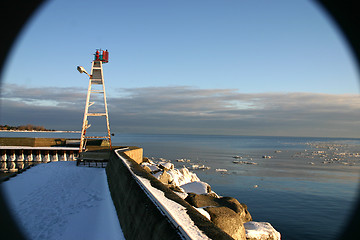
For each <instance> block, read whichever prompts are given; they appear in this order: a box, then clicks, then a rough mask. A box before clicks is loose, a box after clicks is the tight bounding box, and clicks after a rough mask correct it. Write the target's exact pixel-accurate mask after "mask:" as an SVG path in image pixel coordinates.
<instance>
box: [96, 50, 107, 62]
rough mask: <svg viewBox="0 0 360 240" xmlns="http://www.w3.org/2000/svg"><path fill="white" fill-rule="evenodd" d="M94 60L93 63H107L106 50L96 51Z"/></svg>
mask: <svg viewBox="0 0 360 240" xmlns="http://www.w3.org/2000/svg"><path fill="white" fill-rule="evenodd" d="M94 55H95V58H94V61H101V62H103V63H108V62H109V52H108V50H106V51H104V50H101V49H100V50H99V49H97V50H96V53H95V54H94Z"/></svg>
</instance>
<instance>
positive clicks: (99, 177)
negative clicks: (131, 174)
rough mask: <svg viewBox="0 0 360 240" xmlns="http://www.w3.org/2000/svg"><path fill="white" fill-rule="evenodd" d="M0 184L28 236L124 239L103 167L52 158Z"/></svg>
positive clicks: (36, 237)
mask: <svg viewBox="0 0 360 240" xmlns="http://www.w3.org/2000/svg"><path fill="white" fill-rule="evenodd" d="M0 186H1V187H2V188H3V191H4V192H3V193H4V195H5V197H6V200H7V201H8V203H9V208H10V210H11V212H12V213H13V214H14V215H15V217H16V220H17V222H18V224H19V226H20V228H21V229H23V230H24V233H25V234H26V236H27V237H29V239H87V240H91V239H125V238H124V236H123V233H122V230H121V228H120V224H119V221H118V219H117V216H116V211H115V207H114V205H113V202H112V200H111V196H110V192H109V188H108V184H107V179H106V173H105V169H104V168H88V167H76V163H75V162H51V163H47V164H40V165H38V166H36V167H33V168H31V169H29V170H27V171H26V172H24V173H22V174H20V175H18V176H17V177H15V178H12V179H10V180H9V181H7V182H4V183H2V184H1V185H0Z"/></svg>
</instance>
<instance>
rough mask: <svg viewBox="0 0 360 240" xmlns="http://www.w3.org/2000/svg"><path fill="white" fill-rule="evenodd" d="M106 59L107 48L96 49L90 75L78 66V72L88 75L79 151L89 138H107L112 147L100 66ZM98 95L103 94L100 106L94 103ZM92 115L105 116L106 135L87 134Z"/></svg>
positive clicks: (83, 148)
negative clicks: (102, 102)
mask: <svg viewBox="0 0 360 240" xmlns="http://www.w3.org/2000/svg"><path fill="white" fill-rule="evenodd" d="M101 53H102V54H101ZM108 60H109V52H108V51H107V50H106V51H101V50H100V52H99V50H97V51H96V54H95V59H94V61H93V62H92V67H91V75H89V74H88V73H87V72H86V71H85V69H84V68H83V67H78V71H79V72H80V73H82V72H84V73H86V74H87V75H88V76H89V87H88V92H87V97H86V103H85V111H84V120H83V125H82V130H81V139H80V149H79V152H80V153H81V152H83V151H86V143H87V140H89V139H103V140H108V142H109V144H110V149H112V146H111V133H110V124H109V114H108V109H107V103H106V92H105V82H104V75H103V67H102V65H103V63H107V62H108ZM99 95H103V99H104V105H103V106H101V104H95V103H98V102H99V101H100V100H99ZM96 100H97V101H96ZM99 106H100V108H99ZM90 107H91V108H90ZM96 107H98V108H96ZM94 108H95V109H94ZM89 117H90V118H89ZM92 117H103V118H104V117H105V119H106V128H107V133H106V134H107V135H105V136H96V135H94V134H92V135H90V134H89V133H88V134H87V129H88V128H90V126H91V124H90V122H89V120H90V119H91V118H92Z"/></svg>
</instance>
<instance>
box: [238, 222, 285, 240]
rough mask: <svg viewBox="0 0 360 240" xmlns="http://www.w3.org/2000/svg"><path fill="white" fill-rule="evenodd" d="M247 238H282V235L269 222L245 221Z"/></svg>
mask: <svg viewBox="0 0 360 240" xmlns="http://www.w3.org/2000/svg"><path fill="white" fill-rule="evenodd" d="M244 226H245V233H246V239H247V240H280V239H281V235H280V233H279V232H278V231H276V230H275V229H274V227H273V226H271V224H270V223H268V222H247V223H244Z"/></svg>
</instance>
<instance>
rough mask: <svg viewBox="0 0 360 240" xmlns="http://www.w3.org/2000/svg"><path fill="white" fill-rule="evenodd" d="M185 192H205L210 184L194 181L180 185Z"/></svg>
mask: <svg viewBox="0 0 360 240" xmlns="http://www.w3.org/2000/svg"><path fill="white" fill-rule="evenodd" d="M180 187H181V188H182V189H183V190H184V191H185V192H186V193H196V194H207V193H209V192H208V189H210V185H209V184H207V183H206V182H201V181H196V182H190V183H187V184H184V185H181V186H180Z"/></svg>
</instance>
